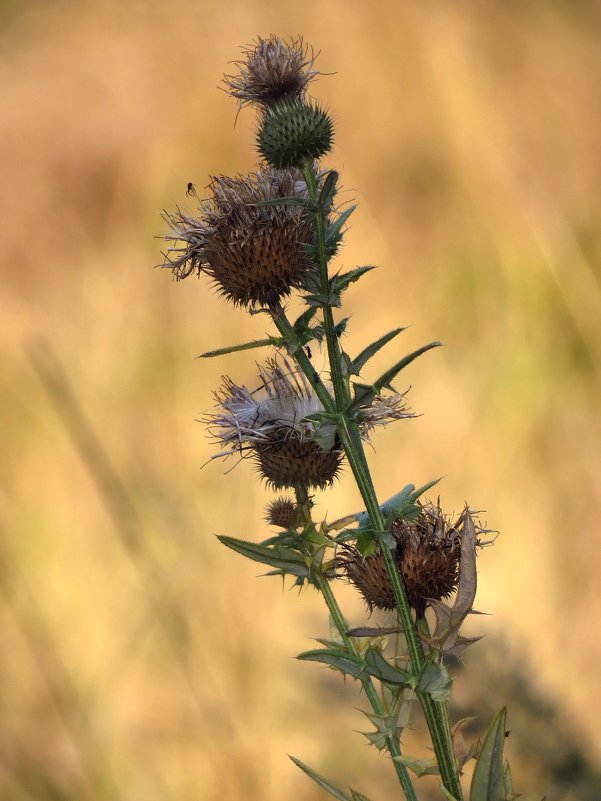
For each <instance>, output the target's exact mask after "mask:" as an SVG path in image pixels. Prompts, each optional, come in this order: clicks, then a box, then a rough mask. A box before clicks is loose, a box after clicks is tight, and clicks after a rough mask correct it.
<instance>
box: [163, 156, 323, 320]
mask: <svg viewBox="0 0 601 801" xmlns="http://www.w3.org/2000/svg"><path fill="white" fill-rule="evenodd" d="M210 189H211V191H212V197H211V198H210V199H209V200H206V201H204V202H203V203H202V204H201V205H200V211H201V216H200V217H194V216H191V215H189V214H187V213H185V212H183V211H181V210H180V209H178V210H177V211H176V212H175V213H174V214H165V218H166V220H167V222H168V223H169V226H170V228H171V233H169V234H167V235H166V236H165V237H164V238H165V240H167V241H168V242H175V243H176V244H175V245H173V246H170V247H169V248H168V249H167V252H166V254H165V262H164V264H163V265H162V266H163V267H168V268H170V269H172V270H173V272H174V274H175V277H176V278H186V277H187V276H188V275H191V274H192V273H194V272H197V273H200V272H201V271H202V272H205V273H206V274H207V275H209V276H210V277H211V278H212V279H213V281H214V283H215V285H216V286H217V288H218V291H219V292H220V293H221V294H222V295H224V296H225V297H227V298H228V299H229V300H231V301H233V303H235V304H238V305H242V306H257V305H258V306H269V305H270V304H272V303H275V302H276V301H277V300H279V298H281V297H282V296H284V295H287V294H289V293H290V291H291V289H292V288H294V287H298V286H300V284H301V282H302V279H303V277H304V276H305V275H306V273H307V271H308V270H309V269H310V267H311V263H310V260H309V258H308V256H307V254H306V250H305V248H304V246H305V245H307V244H309V243H310V242H311V241H312V236H313V232H312V226H311V221H310V219H309V216H308V215H307V212H306V210H305V209H304V208H303V207H301V206H298V205H282V206H279V205H277V206H264V205H259V204H261V202H262V201H265V200H272V199H274V198H279V197H291V196H299V197H301V196H303V195H304V194H306V185H305V183H304V182H303V181H302V178H301V175H300V173H299V172H298V171H297V170H294V169H290V170H274V169H271V168H269V167H265V168H262V169H261V170H259V172H257V173H253V174H251V175H249V176H247V177H238V178H227V177H226V176H219V177H216V178H214V179H213V182H212V184H211V186H210Z"/></svg>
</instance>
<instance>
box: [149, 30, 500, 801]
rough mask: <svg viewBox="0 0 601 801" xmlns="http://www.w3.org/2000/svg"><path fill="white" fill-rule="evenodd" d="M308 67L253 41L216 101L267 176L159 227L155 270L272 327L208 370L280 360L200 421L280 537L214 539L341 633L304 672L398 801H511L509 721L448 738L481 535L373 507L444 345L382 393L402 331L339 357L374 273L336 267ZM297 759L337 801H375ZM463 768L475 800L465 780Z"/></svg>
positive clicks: (227, 188) (325, 122)
mask: <svg viewBox="0 0 601 801" xmlns="http://www.w3.org/2000/svg"><path fill="white" fill-rule="evenodd" d="M315 60H316V57H315V54H314V53H313V52H312V51H310V50H309V49H308V48H307V47H306V46H305V45H304V43H303V42H302V40H300V39H299V40H293V41H290V42H284V41H282V40H280V39H279V38H278V37H276V36H271V37H269V38H267V39H261V38H260V39H258V40H257V41H256V43H254V44H253V45H252V46H250V47H249V48H248V49H246V50H245V51H244V58H243V59H242V60H241V61H240V62H236V68H237V71H236V73H235V74H233V75H227V76H225V86H226V89H227V91H228V92H229V94H230V95H231V96H232V97H233V98H235V99H236V100H237V101H238V103H239V105H240V106H248V105H250V106H254V108H255V110H256V114H257V132H256V145H257V150H258V154H259V158H260V163H259V165H258V166H257V167H256V169H255V171H254V172H251V173H250V174H249V175H246V176H238V177H233V178H231V177H226V176H217V177H214V178H213V179H212V181H211V183H210V185H209V197H208V198H207V199H206V200H203V201H202V202H200V204H199V207H198V209H197V211H196V212H195V213H194V214H188V213H186V212H183V211H182V210H180V209H178V210H177V211H175V212H173V213H166V214H165V218H166V221H167V223H168V225H169V231H168V233H167V234H166V235H165V240H166V242H167V247H166V251H165V254H164V255H165V261H164V264H163V266H164V267H166V268H169V269H171V270H172V271H173V275H174V276H175V278H177V279H183V278H186V277H188V276H190V275H193V274H197V275H200V274H204V275H207V276H208V277H209V278H210V280H211V281H212V283H213V284H214V286H215V288H216V289H217V291H218V292H219V293H220V294H221V295H222V296H223V298H224V299H225V300H226V301H229V302H230V303H231V304H232V305H234V306H239V307H242V308H243V309H244V310H246V312H247V313H250V314H256V313H259V312H260V313H263V314H265V315H267V317H268V318H269V319H270V321H271V324H272V326H273V333H272V334H271V335H269V336H267V337H266V338H264V339H261V340H256V341H253V342H247V343H243V344H237V345H231V346H226V347H223V348H221V349H219V350H214V351H210V352H207V353H205V354H203V356H205V357H207V358H209V357H215V356H220V355H225V354H228V353H233V352H235V351H244V350H250V349H271V351H272V353H271V355H270V356H268V357H267V358H266V359H264V361H263V362H262V363H261V364H259V365H258V368H257V378H256V384H255V385H254V386H252V387H250V388H247V387H246V386H243V385H240V384H237V383H236V382H235V380H234V379H233V378H231V377H226V378H224V379H223V384H222V386H221V388H220V389H218V390H217V391H216V393H215V400H216V405H215V407H214V409H213V410H212V411H211V412H209V413H207V415H206V416H205V421H204V422H205V424H206V426H207V428H208V431H209V433H210V435H211V436H212V437H213V438H214V440H215V442H216V443H217V445H218V447H219V451H218V452H217V453H216V454H215V457H214V458H244V457H249V458H251V459H252V460H253V461H254V463H255V465H256V468H257V472H258V475H259V476H260V478H261V479H262V480H264V481H265V482H266V483H267V484H268V486H269V487H270V488H272V489H273V490H274V491H277V493H279V494H278V495H277V496H276V497H275V498H274V500H273V501H272V502H271V503H270V504H269V506H268V508H267V510H266V515H265V520H266V522H267V524H268V526H270V527H271V529H272V531H271V532H270V534H269V536H268V537H266V539H264V540H263V541H262V542H259V543H255V542H248V541H245V540H241V539H235V538H233V537H227V536H220V537H219V539H220V541H221V542H222V543H223V544H224V545H226V546H227V547H228V548H231V549H232V550H234V551H236V552H237V553H239V554H241V555H243V556H245V557H247V558H249V559H252V560H254V561H256V562H259V563H261V564H265V565H268V566H269V567H270V568H271V570H270V571H269V575H274V576H279V577H284V578H290V579H291V580H292V582H293V583H294V584H295V585H297V586H298V587H299V588H305V587H308V586H313V587H314V588H315V589H316V590H317V591H318V592H319V593H320V595H321V597H322V598H323V600H324V602H325V604H326V605H327V608H328V610H329V613H330V616H331V620H332V623H333V630H335V632H336V635H335V636H332V635H331V638H329V639H322V640H320V641H319V643H320V647H319V648H315V649H312V650H308V651H305V652H303V653H301V654H300V655H299V657H298V658H299V659H301V660H303V661H305V662H318V663H321V664H324V665H327V666H329V667H330V668H332V669H334V670H335V671H338V672H340V673H342V674H343V675H344V676H345V677H350V678H352V679H353V680H355V681H357V682H359V684H360V685H361V688H362V689H363V692H364V696H365V699H366V701H367V703H368V704H369V709H367V710H366V711H365V714H366V716H367V718H368V720H369V722H370V725H371V726H372V729H371V730H370V731H369V732H367V734H366V737H367V739H368V741H369V742H370V743H371V744H372V745H373V746H375V747H376V748H377V749H378V750H380V751H383V752H386V753H387V754H388V755H389V757H390V763H391V766H392V769H394V771H395V772H396V776H397V777H398V780H399V783H400V793H401V795H400V797H404V798H406V799H408V801H416V800H417V798H418V794H417V790H416V778H418V777H420V776H422V775H424V774H434V775H438V776H439V777H440V788H441V794H442V795H441V797H444V798H446V799H447V801H449V800H450V801H453V800H454V801H463V799H464V798H466V799H467V798H469V801H508V800H509V799H513V798H515V797H516V796H515V795H514V793H513V790H512V786H511V774H510V770H509V766H508V764H507V762H506V761H505V759H504V757H503V744H504V739H505V717H506V713H505V710H501V712H499V714H498V715H497V716H496V717H495V719H494V720H493V721H492V723H491V724H490V726H489V728H488V731H487V732H486V734H485V736H484V737H483V738H482V739H481V740H479V741H478V742H475V743H473V744H472V745H470V746H468V745H466V744H465V742H464V740H463V735H462V729H463V727H464V724H465V721H456V722H454V723H453V722H452V721H451V720H450V717H449V711H448V700H449V698H450V695H451V692H452V684H453V680H452V677H451V675H450V672H449V671H450V665H451V664H452V659H450V657H456V656H457V655H458V654H461V652H462V651H463V650H464V649H466V648H467V647H469V646H470V645H471V644H472V643H474V642H475V641H476V640H477V639H479V638H478V637H466V636H464V635H463V634H462V633H461V629H462V625H463V623H464V621H465V620H466V618H467V617H468V615H470V614H474V613H475V611H474V609H473V603H474V598H475V594H476V554H477V550H478V548H480V547H482V546H484V545H486V544H488V543H489V542H490V538H488V539H487V530H486V529H484V528H483V526H482V525H481V524H480V522H479V521H478V518H477V516H476V514H475V513H474V512H473V511H472V510H471V509H470V508H469V507H467V506H466V507H465V508H464V509H463V511H462V512H461V513H460V514H459V515H458V516H457V517H456V518H452V517H450V516H449V515H448V514H446V513H445V512H443V510H442V509H441V507H440V503H439V502H437V503H433V502H429V501H427V500H426V493H427V492H428V491H429V490H431V489H432V487H433V486H434V485H435V484H436V483H437V482H436V481H435V480H434V481H430V482H429V483H427V484H425V485H423V486H421V487H419V488H416V487H415V485H413V484H407V485H406V486H405V487H404V488H402V489H400V491H399V492H397V494H395V495H394V496H393V497H392V498H390V499H388V500H387V501H385V502H381V501H380V499H379V498H378V496H377V494H376V488H375V486H374V483H373V481H372V477H371V472H370V468H369V465H368V461H367V458H366V455H365V443H366V442H367V441H369V440H370V438H371V436H372V434H373V433H374V429H377V428H379V427H385V426H387V425H389V424H390V423H392V422H394V421H396V420H403V419H406V418H410V417H412V416H413V415H412V413H411V411H410V410H409V408H408V406H407V402H406V398H405V396H404V395H403V394H402V393H399V392H397V391H396V390H395V388H394V386H393V382H396V380H397V378H398V376H399V375H400V373H401V372H402V371H404V370H405V369H406V368H407V367H409V365H410V364H411V362H413V361H414V359H416V358H417V357H419V356H420V355H422V354H424V353H425V352H427V351H429V350H431V349H432V348H436V347H437V346H438V345H439V344H440V343H439V342H431V343H429V344H426V345H424V346H423V347H421V348H419V349H418V350H416V351H414V352H412V353H409V354H407V355H404V356H403V357H402V358H400V359H397V360H396V361H395V362H394V363H393V365H392V366H391V367H390V368H389V369H387V370H386V371H385V372H384V373H382V374H381V375H379V376H377V377H376V378H373V377H370V378H367V375H369V362H370V360H371V359H372V357H373V356H375V355H376V354H377V353H378V352H379V351H380V350H381V349H382V348H383V347H384V346H385V345H387V344H389V343H391V342H393V340H396V338H397V337H398V336H399V335H400V334H401V332H402V330H403V329H402V328H400V327H399V328H395V329H394V330H392V331H389V332H387V333H384V334H383V335H381V336H379V337H378V338H377V339H375V341H373V342H371V343H370V344H367V345H366V347H365V348H363V350H361V352H360V353H358V354H356V355H351V354H349V353H347V352H346V351H345V348H344V334H345V332H346V330H347V327H348V319H347V318H345V317H343V316H342V314H341V312H340V309H341V308H342V305H343V300H344V295H345V293H346V292H347V291H348V290H349V289H350V288H351V286H352V285H353V284H355V283H356V282H357V281H359V280H361V279H363V278H364V277H365V276H366V275H367V274H368V273H369V272H370V271H371V270H372V269H373V268H372V267H355V268H353V269H350V270H348V271H342V270H341V269H337V270H335V269H332V268H331V266H330V265H331V262H332V260H334V259H335V257H336V255H337V252H338V249H339V246H340V243H341V242H342V239H343V237H344V235H345V226H346V223H347V221H348V219H349V217H350V215H351V214H352V213H353V211H354V210H355V207H354V206H351V207H346V208H342V207H341V206H340V205H339V204H338V203H337V192H338V186H339V175H338V172H337V171H336V170H334V169H332V168H330V167H328V166H325V164H324V162H323V159H324V157H326V156H327V155H328V153H329V152H330V150H331V147H332V143H333V138H334V124H333V120H332V118H331V116H330V114H329V113H328V112H327V111H325V110H324V109H323V108H321V107H320V106H319V104H318V103H317V102H315V101H314V100H312V99H310V98H309V96H308V89H309V86H310V84H311V83H312V81H313V80H314V79H315V78H316V77H317V75H318V74H319V73H318V71H317V70H316V69H315ZM292 295H294V297H295V298H297V299H299V300H300V301H301V302H302V304H304V310H303V312H302V314H301V315H300V316H299V317H298V318H297V319H294V320H292V319H290V317H289V315H288V311H287V304H288V300H289V299H290V297H291V296H292ZM317 348H323V349H324V350H325V353H326V358H327V370H325V371H322V372H319V371H318V370H316V368H315V365H314V362H313V361H312V355H313V351H312V349H317ZM343 463H346V464H347V465H348V467H349V468H350V474H351V475H352V478H353V480H354V481H355V482H356V485H357V487H358V489H359V492H360V495H361V498H362V502H363V506H364V509H363V510H361V511H358V512H354V513H351V514H348V515H346V516H344V517H343V518H340V519H339V520H336V521H333V522H328V521H327V520H323V519H319V517H318V515H317V510H316V506H315V502H314V501H315V498H314V494H313V493H314V491H315V490H326V489H327V488H328V487H330V486H331V485H332V484H333V483H334V482H335V481H336V480H338V478H339V474H340V468H341V466H342V465H343ZM340 582H347V583H349V582H350V583H351V584H352V585H354V587H356V589H357V591H358V592H359V593H360V595H361V596H362V598H363V599H364V601H365V604H366V606H367V610H368V611H369V613H370V614H371V612H372V611H373V610H374V609H383V610H388V612H389V613H390V614H392V615H393V616H394V620H393V621H392V624H391V625H389V626H385V627H384V626H376V627H373V626H370V625H369V623H370V621H369V620H366V625H365V626H363V627H358V628H357V627H356V628H349V625H348V623H347V621H346V619H345V617H344V615H343V613H342V611H341V609H340V606H339V604H338V601H337V600H336V586H337V585H338V584H339V583H340ZM390 635H395V636H394V637H391V636H390ZM393 644H394V648H393ZM419 710H421V713H422V715H423V720H424V721H425V725H426V727H427V729H428V733H429V737H430V740H431V743H432V750H433V756H432V758H429V759H415V758H412V757H411V755H408V754H405V753H404V752H403V731H404V729H405V728H406V727H407V726H408V725H409V724H410V722H411V725H412V726H413V727H415V726H416V720H415V718H416V716H417V715H418V714H419ZM292 759H293V760H294V762H295V763H296V764H297V765H298V766H299V767H300V768H301V769H302V770H303V771H304V772H305V773H306V774H308V776H310V777H311V778H312V779H313V780H314V781H316V782H317V783H318V784H319V785H320V786H321V787H322V788H323V789H324V790H325V791H327V792H329V793H330V794H331V795H333V796H334V797H335V798H338V799H346V801H367V800H366V796H365V795H363V794H362V793H361V792H359V791H357V790H352V789H351V790H349V791H348V792H346V791H342V790H340V789H338V788H336V787H334V786H333V785H332V784H331V783H330V782H329V781H328V780H327V779H326V778H324V777H322V776H320V775H319V774H318V773H317V772H316V771H315V770H313V769H312V768H311V767H309V766H308V765H306V764H304V763H303V762H301V761H300V760H299V759H297V758H295V757H293V758H292ZM471 760H475V765H474V767H473V772H472V777H471V782H470V786H469V791H468V789H467V788H463V787H462V776H463V772H464V767H465V765H466V763H468V762H469V761H471ZM464 792H466V793H469V794H467V795H465V796H464Z"/></svg>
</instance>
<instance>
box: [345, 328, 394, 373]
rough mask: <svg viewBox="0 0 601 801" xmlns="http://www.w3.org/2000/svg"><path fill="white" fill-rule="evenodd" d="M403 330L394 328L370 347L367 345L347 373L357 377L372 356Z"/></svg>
mask: <svg viewBox="0 0 601 801" xmlns="http://www.w3.org/2000/svg"><path fill="white" fill-rule="evenodd" d="M404 330H405V329H404V328H395V329H394V330H393V331H389V332H388V333H387V334H384V336H382V337H380V339H377V340H376V341H375V342H372V343H371V345H368V346H367V347H366V348H364V349H363V350H362V351H361V353H360V354H359V355H358V356H356V357H355V358H354V359H353V361H352V363H351V368H350V370H349V372H350V373H351V374H352V375H359V373H360V372H361V369H362V368H363V367H364V366H365V365H366V364H367V362H368V361H369V360H370V359H371V358H372V356H375V355H376V353H377V352H378V351H379V350H380V349H381V348H383V347H384V345H386V344H388V342H390V341H391V340H393V339H394V338H395V337H396V336H398V335H399V334H400V333H401V332H402V331H404Z"/></svg>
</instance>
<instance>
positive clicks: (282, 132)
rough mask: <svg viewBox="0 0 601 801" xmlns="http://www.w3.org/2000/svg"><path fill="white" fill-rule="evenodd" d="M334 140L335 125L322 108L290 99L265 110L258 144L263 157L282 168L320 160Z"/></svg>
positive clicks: (277, 167)
mask: <svg viewBox="0 0 601 801" xmlns="http://www.w3.org/2000/svg"><path fill="white" fill-rule="evenodd" d="M333 139H334V125H333V123H332V120H331V118H330V117H329V115H328V114H326V112H325V111H323V109H321V108H319V106H317V105H313V104H308V103H304V102H303V101H302V100H297V99H292V100H282V101H281V102H279V103H276V104H274V105H272V106H269V108H267V109H266V110H265V111H264V113H263V115H262V119H261V128H260V130H259V133H258V136H257V144H258V147H259V150H260V152H261V155H262V156H263V158H264V159H265V160H266V161H267V162H268V163H269V164H271V166H272V167H275V168H276V169H282V168H286V167H302V166H303V164H305V163H306V162H307V161H315V160H317V159H320V158H321V157H322V156H323V155H325V154H326V153H327V152H328V151H329V150H330V149H331V147H332V142H333Z"/></svg>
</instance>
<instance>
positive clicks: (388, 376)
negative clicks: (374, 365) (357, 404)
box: [374, 342, 442, 395]
mask: <svg viewBox="0 0 601 801" xmlns="http://www.w3.org/2000/svg"><path fill="white" fill-rule="evenodd" d="M441 345H442V342H430V343H429V344H428V345H423V346H422V347H421V348H418V349H417V350H414V351H413V353H408V354H407V356H404V357H403V358H402V359H401V360H400V361H398V362H397V363H396V364H395V365H394V366H393V367H391V368H390V369H389V370H386V372H385V373H382V375H381V376H380V377H379V378H378V380H377V381H376V382H375V383H374V388H375V390H376V394H377V395H379V394H380V392H381V391H382V390H383V389H384V388H386V389H390V390H392V391H394V390H393V387H392V386H391V383H392V381H394V379H395V378H396V377H397V375H398V374H399V373H400V372H401V370H404V369H405V367H407V365H409V364H411V362H412V361H414V360H415V359H417V357H418V356H421V355H422V353H426V351H429V350H432V348H439V347H440V346H441Z"/></svg>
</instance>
